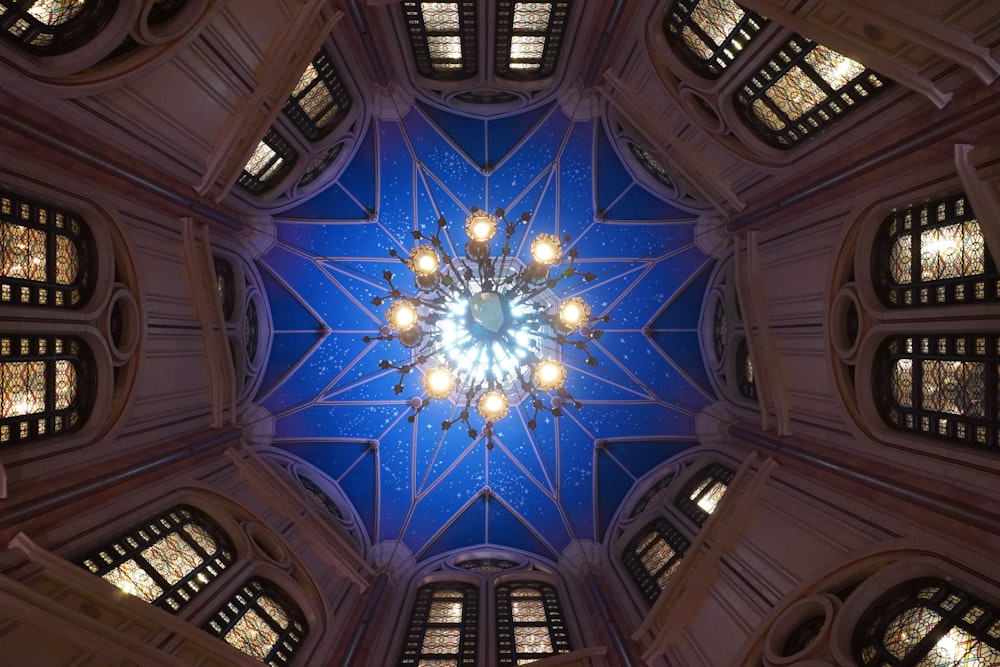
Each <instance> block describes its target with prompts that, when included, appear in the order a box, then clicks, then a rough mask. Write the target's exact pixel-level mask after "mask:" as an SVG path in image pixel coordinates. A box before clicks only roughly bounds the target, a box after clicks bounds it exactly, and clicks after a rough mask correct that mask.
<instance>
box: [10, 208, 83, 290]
mask: <svg viewBox="0 0 1000 667" xmlns="http://www.w3.org/2000/svg"><path fill="white" fill-rule="evenodd" d="M96 256H97V255H96V253H95V252H94V248H93V241H92V239H91V235H90V232H89V230H88V229H87V226H86V225H85V224H84V222H83V220H81V219H80V217H79V216H77V215H75V214H73V213H69V212H67V211H62V210H59V209H57V208H55V207H52V206H48V205H46V204H41V203H39V202H36V201H31V200H29V199H26V198H24V197H20V196H18V195H14V194H10V193H8V192H0V263H2V264H0V303H9V304H15V305H33V306H53V307H56V308H74V307H79V306H82V305H83V304H84V303H85V302H86V299H87V297H89V296H90V292H91V289H92V287H93V277H94V275H95V274H96V272H97V271H96V266H94V264H95V263H96Z"/></svg>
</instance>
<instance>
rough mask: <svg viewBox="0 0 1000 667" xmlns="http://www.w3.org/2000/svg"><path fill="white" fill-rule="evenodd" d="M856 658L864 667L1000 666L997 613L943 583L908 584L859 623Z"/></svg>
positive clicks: (999, 610) (878, 603) (887, 596)
mask: <svg viewBox="0 0 1000 667" xmlns="http://www.w3.org/2000/svg"><path fill="white" fill-rule="evenodd" d="M854 657H855V659H857V660H858V662H859V664H860V665H862V667H874V666H876V665H878V666H879V667H881V666H882V665H889V666H890V667H959V666H960V667H993V666H995V665H1000V608H998V607H997V606H996V605H991V604H988V603H987V602H985V601H983V600H980V599H978V598H976V597H975V596H973V595H970V594H969V593H967V592H966V591H964V590H962V589H961V588H959V587H958V586H956V585H954V584H952V583H950V582H947V581H944V580H943V579H917V580H912V581H908V582H906V583H903V584H900V585H899V586H896V587H895V588H893V589H892V590H890V591H889V592H888V593H886V594H885V595H884V596H883V597H882V598H880V599H879V600H878V601H876V602H875V604H874V605H872V606H871V607H870V608H869V609H868V611H867V612H866V613H865V615H864V616H863V617H862V619H861V621H860V622H859V623H858V625H857V627H856V628H855V632H854Z"/></svg>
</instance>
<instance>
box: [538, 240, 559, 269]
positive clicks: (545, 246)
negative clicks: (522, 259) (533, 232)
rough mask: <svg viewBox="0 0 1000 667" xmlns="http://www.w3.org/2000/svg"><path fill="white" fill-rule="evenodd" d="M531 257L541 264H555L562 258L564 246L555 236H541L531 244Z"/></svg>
mask: <svg viewBox="0 0 1000 667" xmlns="http://www.w3.org/2000/svg"><path fill="white" fill-rule="evenodd" d="M531 256H532V257H533V258H534V259H535V261H536V262H538V263H539V264H544V265H546V266H548V265H550V264H555V263H556V262H558V261H559V258H560V257H562V244H561V243H560V242H559V237H558V236H555V235H553V234H539V235H538V236H536V237H535V240H534V241H532V242H531Z"/></svg>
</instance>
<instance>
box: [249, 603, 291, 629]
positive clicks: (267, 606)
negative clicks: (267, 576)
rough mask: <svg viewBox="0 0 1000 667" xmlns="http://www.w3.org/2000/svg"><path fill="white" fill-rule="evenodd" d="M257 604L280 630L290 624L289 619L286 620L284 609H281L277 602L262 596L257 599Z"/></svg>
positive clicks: (286, 615)
mask: <svg viewBox="0 0 1000 667" xmlns="http://www.w3.org/2000/svg"><path fill="white" fill-rule="evenodd" d="M257 604H258V605H260V608H261V609H263V610H264V611H265V612H266V613H267V615H268V616H270V617H271V620H272V621H274V622H275V623H277V624H278V627H280V628H281V629H282V630H284V629H285V628H287V627H288V626H289V625H290V624H291V619H289V618H288V614H287V613H286V612H285V610H284V608H282V607H281V605H279V604H278V603H277V602H275V601H274V600H272V599H271V598H269V597H268V596H266V595H262V596H260V597H259V598H257Z"/></svg>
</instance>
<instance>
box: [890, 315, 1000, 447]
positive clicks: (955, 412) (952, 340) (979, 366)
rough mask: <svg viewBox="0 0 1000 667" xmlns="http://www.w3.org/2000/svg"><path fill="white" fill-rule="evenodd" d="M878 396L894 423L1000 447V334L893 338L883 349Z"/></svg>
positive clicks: (917, 430)
mask: <svg viewBox="0 0 1000 667" xmlns="http://www.w3.org/2000/svg"><path fill="white" fill-rule="evenodd" d="M875 368H876V372H875V373H874V374H873V377H874V382H875V384H876V386H875V395H876V396H877V397H879V399H880V402H881V405H880V406H879V407H880V409H881V412H882V416H883V418H884V419H885V421H886V422H887V423H888V424H889V425H890V426H892V427H894V428H897V429H900V430H904V431H912V432H915V433H920V434H923V435H928V436H931V437H935V438H943V439H946V440H951V441H954V442H957V443H961V444H966V445H973V446H976V447H985V448H989V449H993V450H996V449H997V448H998V447H1000V428H998V426H1000V407H998V398H997V393H998V391H1000V390H998V387H997V384H998V380H997V378H998V370H1000V338H998V336H997V335H996V334H989V335H987V334H976V335H971V334H970V335H947V336H946V335H940V336H893V337H891V338H888V339H887V340H886V341H885V342H884V343H883V344H882V346H881V347H880V348H879V353H878V355H877V358H876V361H875Z"/></svg>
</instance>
